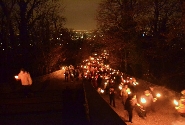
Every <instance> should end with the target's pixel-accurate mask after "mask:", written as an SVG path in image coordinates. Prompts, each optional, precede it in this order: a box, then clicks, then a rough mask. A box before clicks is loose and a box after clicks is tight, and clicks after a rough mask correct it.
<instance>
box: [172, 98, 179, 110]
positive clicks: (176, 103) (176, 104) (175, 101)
mask: <svg viewBox="0 0 185 125" xmlns="http://www.w3.org/2000/svg"><path fill="white" fill-rule="evenodd" d="M173 103H174V104H175V109H178V108H179V107H178V105H179V102H178V101H177V100H175V99H174V100H173Z"/></svg>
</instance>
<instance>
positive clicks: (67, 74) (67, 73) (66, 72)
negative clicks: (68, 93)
mask: <svg viewBox="0 0 185 125" xmlns="http://www.w3.org/2000/svg"><path fill="white" fill-rule="evenodd" d="M64 74H65V81H66V82H68V77H69V71H68V70H66V71H65V73H64Z"/></svg>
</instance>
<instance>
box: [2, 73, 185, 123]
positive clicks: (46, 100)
mask: <svg viewBox="0 0 185 125" xmlns="http://www.w3.org/2000/svg"><path fill="white" fill-rule="evenodd" d="M39 83H42V84H39ZM53 83H54V84H53ZM143 84H144V83H143ZM66 86H68V87H70V88H69V90H67V91H66V92H65V91H63V90H65V88H66ZM5 88H6V89H5ZM5 88H0V91H1V95H0V124H1V125H36V124H37V125H43V124H44V125H61V124H62V125H66V124H67V125H83V124H84V125H88V121H87V119H86V115H85V111H84V107H83V105H82V104H83V103H84V100H83V98H84V97H83V90H82V86H81V84H80V83H78V82H68V83H66V82H64V79H63V71H62V70H59V71H57V72H54V73H52V74H48V75H46V76H44V77H40V78H38V79H37V80H35V81H34V84H33V88H32V90H33V93H34V94H33V95H32V96H31V97H29V98H25V97H24V96H23V95H22V94H21V93H20V92H19V88H15V90H14V91H13V90H12V88H11V87H9V88H7V87H5ZM158 90H159V91H160V92H161V94H162V97H161V98H160V99H159V100H158V101H157V103H156V112H150V113H148V115H147V118H146V119H142V118H140V117H139V116H138V115H137V114H136V112H134V117H133V123H128V122H126V123H127V124H128V125H130V124H132V125H185V118H183V117H181V116H179V114H178V113H177V112H176V110H175V109H174V105H173V103H172V100H173V98H174V95H173V93H172V92H170V91H168V90H166V89H164V88H163V87H161V88H160V87H159V88H158ZM68 91H70V93H68ZM6 92H7V93H6ZM102 97H103V99H104V100H105V101H106V102H107V103H108V102H109V98H108V95H105V94H104V95H102ZM112 109H113V110H114V111H115V112H116V113H117V114H118V115H119V116H120V117H121V118H122V119H123V121H126V120H127V119H128V117H127V113H126V111H125V110H124V108H123V105H122V103H121V99H120V98H119V96H117V97H116V108H113V107H112Z"/></svg>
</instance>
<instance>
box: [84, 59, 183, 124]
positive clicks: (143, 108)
mask: <svg viewBox="0 0 185 125" xmlns="http://www.w3.org/2000/svg"><path fill="white" fill-rule="evenodd" d="M98 61H100V59H97V60H96V59H95V58H93V60H91V59H89V60H86V61H85V63H84V64H85V65H82V66H81V68H82V69H83V70H81V71H83V72H82V78H84V79H87V80H89V81H90V82H91V83H92V85H93V87H94V88H95V89H96V90H97V91H98V93H105V94H107V95H109V101H110V102H109V103H110V105H111V106H113V107H114V108H116V102H115V96H117V95H118V96H119V98H120V99H121V101H122V104H123V107H124V110H126V111H127V113H128V121H129V122H133V121H132V117H133V110H135V111H136V112H137V113H138V115H139V116H140V117H141V118H143V119H146V117H147V114H148V113H149V112H156V101H157V100H158V98H159V97H160V96H161V95H160V93H156V90H155V86H152V85H149V86H147V87H145V89H140V87H139V86H140V85H139V83H138V82H137V80H136V78H134V77H131V76H129V75H127V74H125V73H122V72H120V71H119V70H115V69H112V68H110V67H109V65H104V64H102V63H101V62H98ZM184 97H185V96H184ZM181 100H184V101H185V98H183V97H182V98H181ZM182 102H183V101H181V102H179V103H180V104H182ZM183 105H184V106H185V103H184V104H183ZM181 107H182V106H181ZM181 109H182V108H181ZM183 112H184V113H185V110H183Z"/></svg>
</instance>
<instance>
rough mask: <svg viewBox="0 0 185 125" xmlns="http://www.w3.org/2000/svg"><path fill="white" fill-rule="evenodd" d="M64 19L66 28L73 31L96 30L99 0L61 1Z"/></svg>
mask: <svg viewBox="0 0 185 125" xmlns="http://www.w3.org/2000/svg"><path fill="white" fill-rule="evenodd" d="M61 1H62V3H63V5H64V7H65V12H64V16H65V17H66V25H65V27H66V28H72V29H75V30H93V29H96V20H95V16H96V9H97V7H98V3H99V2H100V1H101V0H61Z"/></svg>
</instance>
